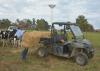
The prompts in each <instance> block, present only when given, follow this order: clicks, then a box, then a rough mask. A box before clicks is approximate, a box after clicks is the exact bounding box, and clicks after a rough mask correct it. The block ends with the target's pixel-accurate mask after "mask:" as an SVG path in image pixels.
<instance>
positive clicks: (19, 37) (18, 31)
mask: <svg viewBox="0 0 100 71" xmlns="http://www.w3.org/2000/svg"><path fill="white" fill-rule="evenodd" d="M16 30H17V32H16V34H15V36H16V37H17V40H20V41H22V37H23V35H24V32H25V31H24V30H22V29H20V28H18V29H16ZM20 41H19V42H20ZM27 53H28V48H24V50H23V51H22V54H21V58H22V60H25V59H26V56H27Z"/></svg>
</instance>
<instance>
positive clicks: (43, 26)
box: [36, 19, 50, 30]
mask: <svg viewBox="0 0 100 71" xmlns="http://www.w3.org/2000/svg"><path fill="white" fill-rule="evenodd" d="M49 28H50V26H49V25H48V22H47V21H45V20H44V19H38V20H37V26H36V29H37V30H49Z"/></svg>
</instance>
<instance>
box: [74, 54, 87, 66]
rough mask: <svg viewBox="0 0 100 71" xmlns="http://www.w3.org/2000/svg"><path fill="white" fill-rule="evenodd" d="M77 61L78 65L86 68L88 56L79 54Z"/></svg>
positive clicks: (76, 57)
mask: <svg viewBox="0 0 100 71" xmlns="http://www.w3.org/2000/svg"><path fill="white" fill-rule="evenodd" d="M75 61H76V63H77V64H79V65H81V66H84V65H86V64H87V63H88V56H87V55H86V54H85V53H78V54H77V55H76V56H75Z"/></svg>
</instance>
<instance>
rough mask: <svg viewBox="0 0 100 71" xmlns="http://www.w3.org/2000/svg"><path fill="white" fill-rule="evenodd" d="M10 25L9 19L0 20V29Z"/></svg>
mask: <svg viewBox="0 0 100 71" xmlns="http://www.w3.org/2000/svg"><path fill="white" fill-rule="evenodd" d="M10 25H11V21H10V20H9V19H2V20H0V29H5V28H8V27H9V26H10Z"/></svg>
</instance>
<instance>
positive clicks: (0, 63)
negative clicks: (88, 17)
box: [0, 32, 100, 71]
mask: <svg viewBox="0 0 100 71" xmlns="http://www.w3.org/2000/svg"><path fill="white" fill-rule="evenodd" d="M84 34H85V37H86V38H87V39H89V40H90V41H91V42H92V43H93V47H94V48H95V56H94V58H93V59H92V60H90V61H89V64H88V65H86V66H79V65H77V64H76V63H75V62H73V61H72V60H71V59H66V58H60V57H56V56H53V55H49V56H48V57H46V58H40V57H38V56H37V55H36V49H34V48H30V49H29V53H28V58H27V60H26V61H22V60H21V51H22V50H23V48H13V47H11V46H8V47H4V48H2V47H0V71H100V33H95V32H94V33H90V32H88V33H84ZM37 47H38V46H37Z"/></svg>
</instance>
